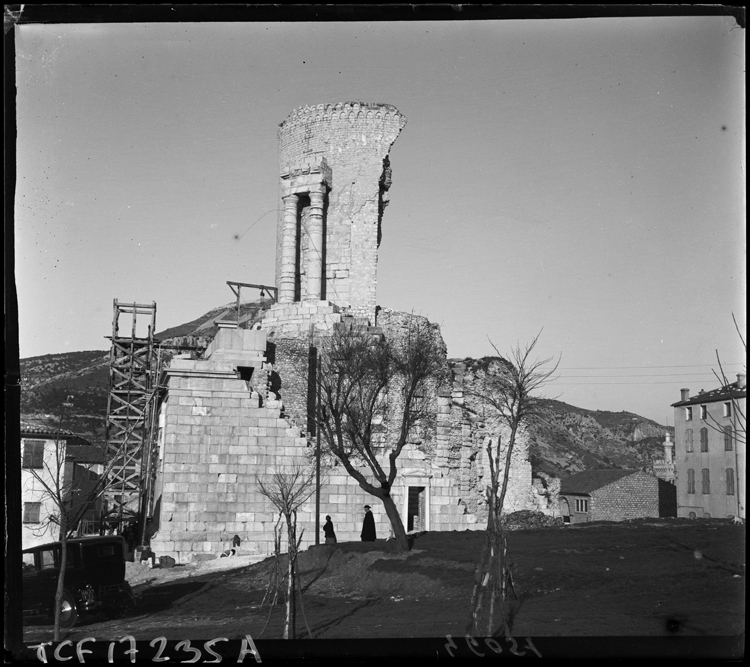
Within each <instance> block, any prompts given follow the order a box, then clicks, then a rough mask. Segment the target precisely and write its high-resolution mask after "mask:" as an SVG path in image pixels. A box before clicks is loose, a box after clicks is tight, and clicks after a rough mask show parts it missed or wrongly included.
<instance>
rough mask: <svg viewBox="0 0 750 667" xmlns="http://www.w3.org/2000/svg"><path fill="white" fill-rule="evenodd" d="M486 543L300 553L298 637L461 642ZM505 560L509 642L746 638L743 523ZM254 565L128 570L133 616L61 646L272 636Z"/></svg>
mask: <svg viewBox="0 0 750 667" xmlns="http://www.w3.org/2000/svg"><path fill="white" fill-rule="evenodd" d="M482 539H483V533H480V532H469V531H467V532H450V533H423V534H421V535H419V536H418V537H416V539H415V540H414V545H413V549H412V551H410V552H409V553H408V554H399V553H396V552H395V550H394V549H393V543H385V542H383V541H378V542H375V543H343V544H339V545H337V546H335V547H326V546H319V547H312V548H310V549H308V550H307V551H305V552H303V553H302V554H300V570H301V579H302V584H303V590H304V594H303V598H302V599H303V607H302V608H300V609H299V610H298V616H297V637H298V638H314V639H342V638H344V639H352V638H371V639H376V638H424V637H433V638H434V637H445V636H446V635H451V636H452V637H463V636H464V632H465V629H466V624H467V620H468V614H469V600H470V597H471V589H472V585H473V577H474V568H475V564H476V562H477V560H478V557H479V553H480V549H481V545H482ZM509 554H510V556H511V559H512V561H513V562H514V563H515V566H514V570H513V573H514V574H513V582H514V587H515V591H516V593H517V596H518V599H517V600H515V601H513V603H512V634H513V635H514V636H515V637H642V638H645V637H665V636H672V637H675V636H683V637H687V636H693V637H704V638H708V637H711V636H735V635H739V634H740V633H743V632H744V626H745V616H744V603H745V528H744V526H743V525H734V524H732V523H731V522H730V521H727V520H718V519H707V520H702V521H690V520H681V519H659V520H655V519H654V520H638V521H631V522H624V523H604V522H601V523H593V524H580V525H576V526H564V527H557V528H544V529H539V530H529V531H515V532H512V533H510V536H509ZM247 562H248V561H247V559H242V558H226V559H220V560H217V561H209V562H207V563H202V564H200V565H191V566H178V567H174V568H171V569H164V570H159V569H153V570H151V569H148V568H146V567H145V566H140V565H135V564H129V565H128V578H129V581H130V582H131V585H132V586H133V590H134V592H135V594H136V597H137V606H136V609H135V610H134V611H133V612H132V613H131V614H129V615H128V616H127V617H125V618H123V619H120V620H116V621H112V620H98V619H95V620H93V621H90V622H87V623H86V624H82V625H79V626H78V627H76V628H74V629H73V630H72V631H70V632H68V633H67V636H66V637H65V638H67V639H70V640H72V641H73V642H75V641H77V640H80V639H81V638H83V637H94V638H97V639H114V638H120V637H123V636H125V635H133V636H136V637H137V638H138V640H139V641H148V640H152V639H154V638H157V637H166V638H167V639H169V640H177V639H185V638H186V637H192V638H210V637H226V638H229V639H239V638H242V637H243V636H245V635H246V634H250V635H251V636H252V637H254V638H255V639H278V638H280V637H281V632H282V627H283V625H282V624H283V607H282V606H276V607H273V608H271V607H269V606H268V605H266V606H261V602H262V600H263V596H264V592H265V589H266V586H267V583H268V580H269V577H270V574H271V571H272V568H273V561H272V560H271V559H268V560H266V561H263V562H260V563H256V564H253V565H248V564H247ZM269 617H270V620H269ZM266 623H268V625H267V627H266V629H265V632H263V628H264V626H265V625H266ZM51 636H52V628H51V627H50V626H27V627H26V628H25V634H24V641H25V642H29V643H34V642H37V641H45V640H49V639H51Z"/></svg>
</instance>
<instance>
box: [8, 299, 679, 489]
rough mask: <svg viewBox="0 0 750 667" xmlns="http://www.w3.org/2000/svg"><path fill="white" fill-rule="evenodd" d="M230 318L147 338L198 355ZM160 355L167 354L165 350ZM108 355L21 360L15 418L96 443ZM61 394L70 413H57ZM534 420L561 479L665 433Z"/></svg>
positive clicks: (542, 457) (218, 312)
mask: <svg viewBox="0 0 750 667" xmlns="http://www.w3.org/2000/svg"><path fill="white" fill-rule="evenodd" d="M269 306H270V302H269V301H265V302H259V301H255V302H249V303H244V304H241V305H240V311H239V319H240V321H241V322H244V323H246V324H245V326H253V325H254V324H255V323H256V322H257V321H259V320H260V319H261V317H262V315H263V311H265V310H266V309H267V308H268V307H269ZM222 319H230V320H236V319H237V309H236V305H235V304H232V303H230V304H227V305H224V306H218V307H216V308H212V309H211V310H209V311H208V312H206V313H204V314H203V315H202V316H201V317H198V318H196V319H194V320H191V321H190V322H185V323H183V324H180V325H177V326H174V327H169V328H167V329H164V330H162V331H161V332H159V333H157V334H156V335H155V338H156V339H157V340H160V341H161V342H162V344H164V345H165V346H167V345H175V346H177V345H187V346H190V347H191V348H193V349H197V350H200V349H201V348H203V349H205V347H206V346H207V345H208V343H209V342H210V341H211V339H213V337H214V335H215V334H216V331H218V325H217V324H216V322H217V321H219V320H222ZM167 354H173V352H170V351H169V350H167ZM108 364H109V352H108V351H102V350H87V351H81V352H64V353H56V354H48V355H41V356H36V357H28V358H26V359H21V360H20V365H21V415H22V418H23V419H24V420H26V421H35V422H37V423H42V424H44V425H47V426H58V427H64V428H67V429H69V430H72V431H76V432H78V433H80V434H81V435H83V436H84V437H86V438H87V439H89V440H91V441H92V442H102V441H103V440H104V437H105V434H104V423H105V419H106V411H107V395H108V392H109V388H108V384H109V368H108ZM68 396H73V401H72V403H73V407H72V408H65V407H64V405H63V404H65V403H67V402H68V401H67V398H68ZM541 402H542V406H541V411H540V419H539V420H538V421H537V422H535V423H534V424H532V425H531V427H530V428H529V437H530V443H529V445H530V446H529V453H530V455H529V458H530V461H531V464H532V468H533V469H534V471H535V472H544V473H547V474H551V475H553V476H556V477H562V476H566V475H569V474H574V473H576V472H581V471H583V470H594V469H605V468H642V469H650V467H651V465H652V462H653V461H654V460H657V459H661V458H662V456H663V447H662V441H663V439H664V434H665V433H666V432H670V433H673V432H674V429H673V428H672V427H665V426H662V425H660V424H658V423H657V422H655V421H653V420H651V419H648V418H646V417H642V416H640V415H637V414H636V413H633V412H629V411H626V410H622V411H619V412H614V411H609V410H588V409H587V408H581V407H578V406H574V405H570V404H568V403H564V402H563V401H559V400H557V399H551V398H543V399H541Z"/></svg>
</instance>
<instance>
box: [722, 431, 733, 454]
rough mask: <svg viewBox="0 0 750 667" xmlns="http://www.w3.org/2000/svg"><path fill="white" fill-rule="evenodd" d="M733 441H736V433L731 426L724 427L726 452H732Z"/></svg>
mask: <svg viewBox="0 0 750 667" xmlns="http://www.w3.org/2000/svg"><path fill="white" fill-rule="evenodd" d="M732 440H734V433H733V431H732V427H731V426H725V427H724V451H726V452H731V451H732Z"/></svg>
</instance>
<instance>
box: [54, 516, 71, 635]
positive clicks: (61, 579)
mask: <svg viewBox="0 0 750 667" xmlns="http://www.w3.org/2000/svg"><path fill="white" fill-rule="evenodd" d="M60 543H61V545H60V548H61V551H62V553H61V554H60V574H58V575H57V590H56V591H55V634H54V639H55V641H56V642H59V641H60V615H61V612H62V609H61V607H62V599H63V591H64V590H65V568H66V567H67V566H68V531H67V530H66V522H65V519H64V517H62V516H61V517H60Z"/></svg>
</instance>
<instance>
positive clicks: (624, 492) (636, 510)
mask: <svg viewBox="0 0 750 667" xmlns="http://www.w3.org/2000/svg"><path fill="white" fill-rule="evenodd" d="M589 513H590V515H591V521H624V520H626V519H639V518H642V517H658V516H659V482H658V480H657V478H656V477H654V476H653V475H649V474H648V473H645V472H643V471H640V470H639V471H638V472H636V473H633V474H632V475H628V476H627V477H622V478H620V479H618V480H617V481H615V482H612V484H608V485H607V486H604V487H602V488H601V489H596V490H594V491H592V492H591V504H590V507H589Z"/></svg>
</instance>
